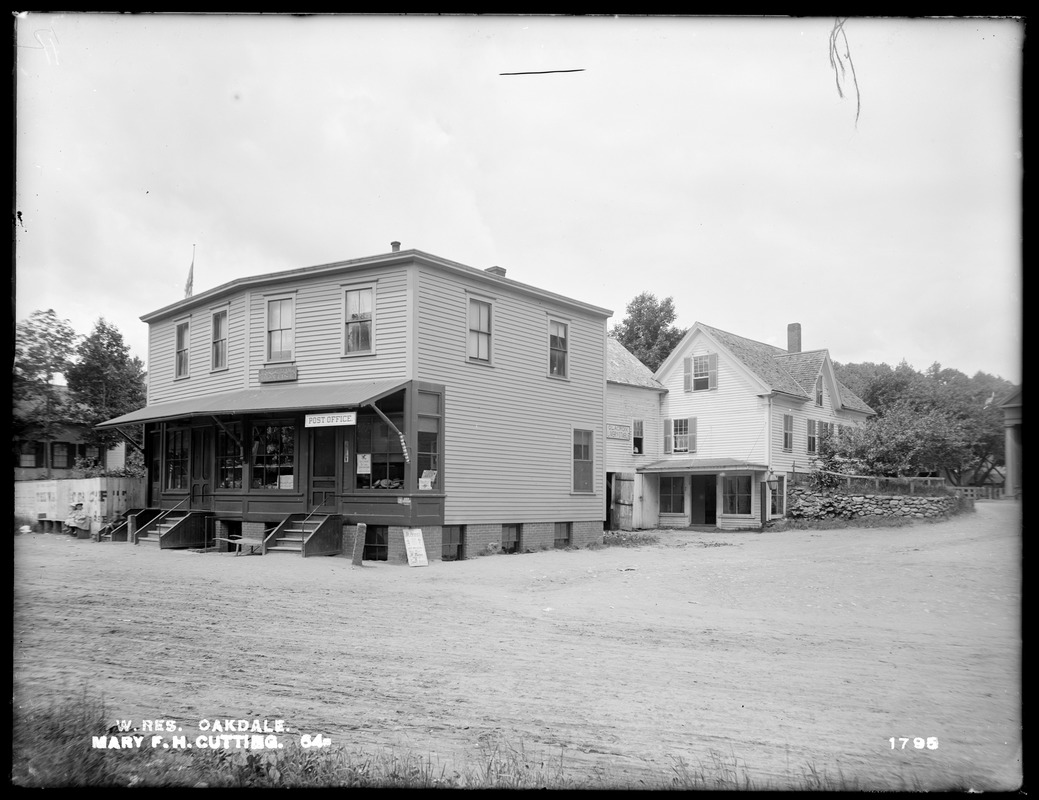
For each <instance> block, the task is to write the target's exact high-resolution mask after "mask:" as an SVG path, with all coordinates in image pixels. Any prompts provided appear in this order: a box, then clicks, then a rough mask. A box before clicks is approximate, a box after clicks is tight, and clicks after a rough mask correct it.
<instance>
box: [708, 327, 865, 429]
mask: <svg viewBox="0 0 1039 800" xmlns="http://www.w3.org/2000/svg"><path fill="white" fill-rule="evenodd" d="M697 324H698V325H699V326H700V328H702V329H703V330H704V331H706V332H707V333H708V334H710V335H711V336H712V337H714V338H715V339H716V340H717V341H718V342H719V343H720V344H723V345H724V346H725V347H726V348H727V349H728V350H729V351H730V352H732V354H733V355H734V356H736V358H738V359H739V360H740V361H742V362H743V364H744V365H745V366H746V367H747V368H748V369H749V370H750V371H751V372H753V373H754V374H755V375H757V376H758V377H759V378H760V379H761V380H762V381H764V382H765V383H766V384H767V385H768V386H770V387H771V388H772V390H773V391H776V392H783V393H784V394H789V395H793V396H794V397H798V398H802V399H806V400H807V399H809V398H811V396H812V392H813V390H814V387H815V378H816V376H817V375H818V374H819V370H820V369H822V366H823V363H824V362H825V361H826V358H827V356H828V355H829V352H828V351H826V350H809V351H807V352H799V353H789V352H787V351H786V350H784V349H782V348H781V347H776V346H775V345H771V344H765V343H764V342H756V341H754V340H753V339H747V338H745V337H743V336H737V335H736V334H734V333H729V332H728V331H723V330H720V329H718V328H712V327H711V326H709V325H704V324H703V323H702V322H699V323H697ZM837 390H838V391H839V392H840V401H841V405H842V406H843V407H844V408H847V409H849V410H851V411H859V412H862V413H864V414H875V413H876V412H875V411H874V410H873V409H872V408H870V407H869V406H868V405H866V402H865V401H864V400H863V399H862V398H861V397H859V396H858V395H856V394H855V393H854V392H853V391H852V390H851V389H849V388H848V387H847V386H845V385H844V384H843V383H841V382H840V381H837Z"/></svg>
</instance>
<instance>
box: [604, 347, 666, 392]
mask: <svg viewBox="0 0 1039 800" xmlns="http://www.w3.org/2000/svg"><path fill="white" fill-rule="evenodd" d="M606 382H607V383H622V384H625V385H626V386H640V387H643V388H645V389H656V390H657V391H661V392H666V391H667V389H665V388H664V385H663V384H662V383H661V382H660V381H658V380H657V379H656V378H654V377H653V372H652V371H651V370H650V368H649V367H647V366H646V365H645V364H643V363H642V362H641V361H639V360H638V358H636V357H635V354H634V353H632V352H631V351H630V350H628V348H626V347H625V346H624V345H622V344H621V343H620V342H618V341H617V340H616V339H614V338H613V337H612V336H607V337H606Z"/></svg>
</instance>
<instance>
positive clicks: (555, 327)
mask: <svg viewBox="0 0 1039 800" xmlns="http://www.w3.org/2000/svg"><path fill="white" fill-rule="evenodd" d="M568 327H569V326H568V325H567V324H566V323H565V322H559V321H558V320H554V319H550V320H549V321H548V374H549V375H555V376H557V377H560V378H565V377H566V376H567V356H568V355H569V349H568V348H569V344H568V339H567V333H568V330H567V329H568Z"/></svg>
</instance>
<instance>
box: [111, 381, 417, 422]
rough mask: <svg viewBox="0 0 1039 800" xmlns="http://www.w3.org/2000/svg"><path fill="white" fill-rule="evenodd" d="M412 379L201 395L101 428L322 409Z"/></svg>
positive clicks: (353, 402)
mask: <svg viewBox="0 0 1039 800" xmlns="http://www.w3.org/2000/svg"><path fill="white" fill-rule="evenodd" d="M408 383H410V381H402V380H400V379H396V378H394V379H389V380H379V381H344V382H340V383H308V384H305V385H303V386H300V385H298V384H271V385H266V386H257V387H256V388H254V389H238V390H236V391H233V392H221V393H219V394H206V395H198V396H196V397H189V398H186V399H184V400H172V401H170V402H168V403H155V404H153V405H149V406H145V407H144V408H139V409H137V410H136V411H131V412H130V413H129V414H123V415H122V416H121V417H116V418H115V419H110V420H107V421H105V422H102V423H99V424H98V425H97V426H96V427H98V428H118V427H119V426H121V425H138V424H140V423H142V422H157V421H159V420H164V419H180V418H184V417H213V416H224V415H228V414H254V413H261V412H270V411H273V412H278V411H290V410H304V409H305V410H307V411H321V410H323V409H332V408H349V407H351V406H359V405H363V404H364V403H371V402H374V401H375V400H378V399H379V398H381V397H385V396H386V395H389V394H393V393H394V392H396V391H398V390H399V389H402V388H404V387H405V386H407V385H408Z"/></svg>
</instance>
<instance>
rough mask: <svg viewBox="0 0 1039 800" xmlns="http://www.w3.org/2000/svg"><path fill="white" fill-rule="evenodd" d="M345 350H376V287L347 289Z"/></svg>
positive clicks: (350, 353)
mask: <svg viewBox="0 0 1039 800" xmlns="http://www.w3.org/2000/svg"><path fill="white" fill-rule="evenodd" d="M345 302H346V333H345V342H346V344H345V352H346V354H347V355H352V354H354V353H372V352H374V350H375V289H374V288H373V287H371V286H366V287H363V288H359V289H347V290H346V300H345Z"/></svg>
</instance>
